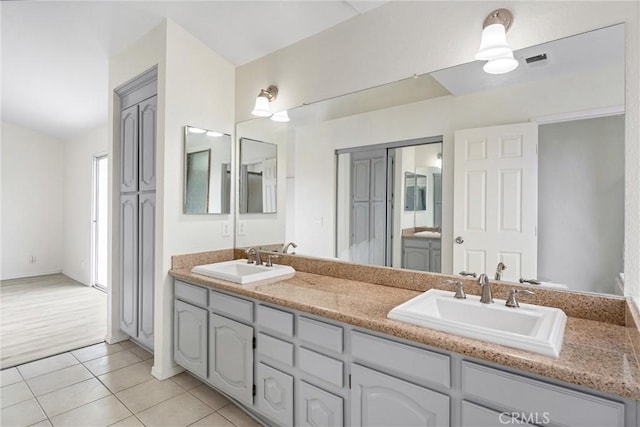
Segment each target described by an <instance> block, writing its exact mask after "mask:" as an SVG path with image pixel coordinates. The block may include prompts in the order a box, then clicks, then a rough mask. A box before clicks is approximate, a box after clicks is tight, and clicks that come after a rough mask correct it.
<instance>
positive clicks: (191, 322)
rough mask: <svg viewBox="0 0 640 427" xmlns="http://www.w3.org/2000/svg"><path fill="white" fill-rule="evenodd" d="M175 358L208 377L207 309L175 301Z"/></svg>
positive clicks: (176, 360)
mask: <svg viewBox="0 0 640 427" xmlns="http://www.w3.org/2000/svg"><path fill="white" fill-rule="evenodd" d="M173 341H174V342H173V358H174V360H175V362H176V363H177V364H178V365H180V366H182V367H183V368H185V369H187V370H188V371H191V372H193V373H194V374H196V375H199V376H201V377H203V378H206V377H207V310H205V309H203V308H199V307H196V306H194V305H191V304H187V303H186V302H182V301H175V305H174V318H173Z"/></svg>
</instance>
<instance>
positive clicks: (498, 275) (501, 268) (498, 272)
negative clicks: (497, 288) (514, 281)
mask: <svg viewBox="0 0 640 427" xmlns="http://www.w3.org/2000/svg"><path fill="white" fill-rule="evenodd" d="M506 269H507V266H506V265H504V263H503V262H502V261H500V262H499V263H498V266H497V267H496V275H495V277H494V279H496V280H502V272H503V271H504V270H506Z"/></svg>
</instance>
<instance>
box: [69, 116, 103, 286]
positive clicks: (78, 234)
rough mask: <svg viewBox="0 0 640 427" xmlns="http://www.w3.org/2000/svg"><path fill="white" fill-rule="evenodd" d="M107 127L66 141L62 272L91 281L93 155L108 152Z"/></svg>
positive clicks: (89, 282)
mask: <svg viewBox="0 0 640 427" xmlns="http://www.w3.org/2000/svg"><path fill="white" fill-rule="evenodd" d="M107 135H108V131H107V127H106V126H104V127H101V128H98V129H94V130H92V131H90V132H86V133H84V134H82V135H79V136H77V137H75V138H73V139H71V140H69V141H65V143H64V162H65V167H64V172H63V177H64V178H63V179H64V210H63V217H64V227H63V230H64V251H63V254H64V262H63V268H62V272H63V273H64V274H66V275H67V276H69V277H71V278H72V279H74V280H77V281H78V282H80V283H84V284H85V285H91V284H92V283H91V249H92V248H91V229H92V223H91V218H92V206H93V159H94V156H96V155H100V154H106V152H107V148H108V136H107Z"/></svg>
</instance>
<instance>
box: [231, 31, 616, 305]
mask: <svg viewBox="0 0 640 427" xmlns="http://www.w3.org/2000/svg"><path fill="white" fill-rule="evenodd" d="M624 38H625V27H624V24H619V25H614V26H611V27H606V28H602V29H598V30H594V31H590V32H587V33H583V34H578V35H576V36H572V37H567V38H565V39H561V40H556V41H553V42H549V43H545V44H542V45H538V46H532V47H528V48H524V49H520V50H518V51H516V52H514V54H515V57H516V59H517V60H518V61H519V63H520V65H519V67H518V68H517V69H516V70H515V71H513V72H511V73H508V74H503V75H488V74H486V73H484V72H483V70H482V66H483V64H482V63H481V62H478V61H476V62H471V63H467V64H463V65H460V66H456V67H452V68H449V69H444V70H439V71H435V72H432V73H429V74H425V75H420V76H415V77H411V78H408V79H405V80H401V81H398V82H394V83H390V84H388V85H385V86H384V87H375V88H371V89H368V90H364V91H359V92H357V93H353V94H347V95H344V96H341V97H336V98H333V99H330V100H326V101H320V102H317V103H313V104H309V105H305V106H303V107H300V108H297V109H291V110H289V116H290V118H291V122H289V123H288V124H287V126H288V128H289V130H290V131H289V132H287V136H286V141H285V142H284V144H286V147H287V150H286V154H287V158H286V161H287V194H286V200H287V205H286V208H287V211H286V212H285V214H286V227H285V231H284V232H283V236H282V238H281V239H279V240H280V241H283V242H284V241H289V240H294V241H296V242H297V243H298V244H299V245H300V247H301V248H303V250H301V251H298V253H299V254H301V255H310V256H315V257H327V258H334V259H336V258H337V259H343V260H349V261H351V262H359V263H367V264H377V265H387V266H392V267H406V268H415V269H420V270H429V271H441V272H442V273H447V274H458V273H459V272H460V271H463V270H467V271H472V272H476V273H477V274H480V273H487V274H488V275H490V276H491V277H493V275H494V271H496V267H497V264H498V263H499V262H504V263H505V264H506V265H507V269H506V270H504V271H501V276H502V280H505V281H511V282H515V283H518V282H519V279H521V278H522V279H537V280H538V281H540V282H547V283H543V285H549V286H554V285H560V286H562V285H564V286H566V288H568V289H570V290H577V291H586V292H602V293H608V294H620V293H621V289H622V288H623V286H624V285H623V282H622V277H623V274H622V272H623V247H624V243H623V242H624V222H623V218H624V150H625V147H624V133H625V122H624V113H625V111H624V105H625V84H624V82H625V77H624V76H625V63H624V58H625V56H624V55H625V46H624ZM541 58H546V59H544V60H539V59H541ZM388 93H393V94H394V96H393V97H390V96H380V95H381V94H388ZM384 102H387V103H386V104H385V105H382V104H384ZM258 120H264V119H258ZM516 124H528V125H532V126H533V127H535V129H536V130H535V137H536V141H535V144H534V146H535V147H534V150H533V153H537V154H535V155H534V159H533V161H532V162H531V163H530V164H531V165H532V167H533V170H534V172H535V174H533V175H526V179H525V175H520V174H521V173H524V172H522V170H520V169H519V168H520V166H514V164H511V165H508V164H507V165H494V166H492V165H490V164H484V163H483V164H481V163H480V161H479V160H480V158H481V157H482V156H484V155H485V151H484V148H483V147H485V148H487V147H489V146H488V145H484V144H483V143H482V138H480V139H478V140H468V141H463V140H461V139H460V138H458V137H456V134H458V135H461V134H460V133H459V131H469V130H476V129H484V130H487V129H491V128H496V127H504V126H512V125H516ZM243 126H249V125H245V124H243V123H240V124H238V134H242V127H243ZM292 129H293V130H294V131H291V130H292ZM254 137H256V138H257V136H254ZM430 138H438V140H437V141H435V140H434V141H431V142H438V144H424V147H429V146H431V147H433V148H434V152H435V158H434V161H433V163H429V164H425V165H420V164H417V163H414V164H413V165H412V166H411V165H409V167H406V166H407V165H406V164H405V163H404V162H403V161H402V160H401V159H405V160H406V159H409V155H407V156H404V153H403V154H402V155H400V156H399V155H398V154H399V153H400V152H401V150H406V149H413V150H417V149H418V148H419V147H420V145H418V146H414V147H402V148H399V147H394V149H395V156H391V157H389V156H388V154H389V153H388V152H385V153H383V154H382V155H381V156H378V158H379V160H376V156H375V155H373V154H372V155H371V156H372V157H371V158H370V159H369V160H368V162H369V163H368V164H369V167H368V168H367V167H364V166H362V165H358V166H353V165H352V164H353V163H355V162H356V161H357V162H360V163H362V164H365V165H366V164H367V159H366V158H362V157H361V158H355V157H354V158H351V157H352V156H355V154H356V153H359V154H358V155H362V151H366V150H374V149H379V148H381V147H382V148H384V145H385V144H392V143H393V142H397V141H412V140H413V141H418V140H420V139H430ZM521 142H522V141H521V140H520V139H519V136H518V135H516V134H515V133H513V134H509V135H503V137H502V139H499V143H498V144H497V145H496V147H498V148H497V149H496V150H495V153H497V154H495V153H494V154H491V155H492V156H495V157H492V158H489V157H488V156H489V154H488V153H489V151H488V148H487V151H486V153H487V159H485V160H491V159H494V158H495V159H497V158H498V157H500V158H501V159H502V160H507V159H509V158H513V157H517V156H518V155H519V154H518V153H520V149H521V148H523V147H524V145H523V144H524V143H523V142H522V143H521ZM460 146H464V147H466V148H465V149H463V150H457V149H456V147H460ZM435 147H438V148H437V151H436V148H435ZM336 154H337V156H336ZM438 154H440V156H438ZM465 156H466V160H473V161H474V162H475V161H478V162H477V163H473V164H469V165H467V167H466V169H465V170H463V171H462V173H461V174H459V171H457V170H455V169H456V167H457V165H461V164H462V163H463V160H464V159H465ZM415 158H417V157H415ZM436 161H438V162H440V161H441V162H442V163H443V165H442V169H440V168H438V167H437V166H438V163H437V162H436ZM390 163H392V164H393V165H395V166H394V167H395V169H394V172H393V173H392V174H391V175H389V174H388V167H389V166H388V165H389V164H390ZM377 167H380V168H381V169H380V171H384V172H385V173H377V172H375V171H376V168H377ZM334 171H335V173H333V174H332V172H334ZM372 171H374V172H372ZM440 171H443V172H440ZM527 173H528V172H527ZM332 175H333V176H332ZM418 175H421V176H424V177H426V185H425V187H426V188H425V189H424V190H421V189H420V185H419V184H418V182H417V181H418V180H417V179H416V176H418ZM367 176H369V178H367V180H368V184H365V183H364V181H363V179H360V178H359V177H367ZM421 179H422V178H421ZM430 180H431V182H430ZM523 180H526V185H525V181H523ZM436 183H437V184H436ZM456 183H457V184H456ZM460 184H461V185H460ZM529 184H531V185H529ZM367 185H368V187H367ZM465 185H466V186H467V188H469V191H468V192H467V193H466V194H463V193H460V194H457V193H459V192H458V191H457V190H456V189H458V188H460V187H462V188H464V187H465ZM411 187H412V188H411ZM376 189H378V190H381V189H385V191H382V190H381V191H379V192H377V193H376V192H375V191H373V190H376ZM387 189H393V191H392V192H390V193H389V192H386V190H387ZM372 191H373V193H372ZM490 192H491V194H493V196H490V195H489V193H490ZM422 193H424V196H422ZM372 194H373V195H372ZM389 194H391V197H392V198H391V199H390V198H389ZM523 194H526V195H529V196H533V197H532V198H533V200H534V201H535V204H534V205H530V204H526V205H523V204H521V203H520V200H521V196H523ZM461 195H462V197H460V196H461ZM479 195H482V197H479ZM412 196H413V201H411V200H406V199H407V198H412ZM470 196H473V197H470ZM458 197H459V198H460V199H458ZM465 197H466V199H465ZM423 200H424V202H423ZM389 205H393V206H394V207H395V209H393V210H392V211H391V210H389V208H388V206H389ZM423 205H424V209H422V208H423ZM405 208H406V209H405ZM459 224H462V228H459ZM525 225H526V227H525ZM480 231H482V232H485V231H486V232H489V231H490V232H493V231H502V232H503V233H502V234H501V235H500V237H499V238H498V237H491V238H489V237H479V238H478V239H476V238H475V234H474V233H476V232H480ZM526 233H528V235H527V236H526V237H527V239H528V240H527V242H528V243H527V244H526V245H525V244H524V243H522V240H521V237H522V235H523V234H526ZM421 236H422V237H424V238H425V239H427V238H428V239H432V241H433V240H434V239H439V245H435V244H434V245H433V246H431V244H430V245H429V250H428V251H426V252H425V250H424V248H422V251H421V252H420V253H418V252H412V248H410V247H408V246H407V243H410V242H411V241H412V240H416V237H421ZM500 239H504V241H505V242H507V243H508V248H509V249H504V248H503V249H501V248H499V247H497V246H496V247H493V246H492V244H493V242H498V241H500ZM264 243H270V242H264ZM430 243H431V242H430ZM409 246H410V245H409ZM494 246H495V245H494ZM525 246H526V248H525ZM505 247H506V246H505ZM372 248H375V250H372ZM432 248H433V250H432ZM455 251H459V253H460V254H462V256H460V257H454V252H455ZM408 253H409V255H407V254H408ZM372 254H375V255H372ZM427 259H428V261H429V262H428V264H429V266H428V267H427V268H425V266H426V264H427ZM432 260H433V265H439V270H438V268H435V267H434V268H432V267H431V264H432V262H431V261H432ZM525 261H526V262H525Z"/></svg>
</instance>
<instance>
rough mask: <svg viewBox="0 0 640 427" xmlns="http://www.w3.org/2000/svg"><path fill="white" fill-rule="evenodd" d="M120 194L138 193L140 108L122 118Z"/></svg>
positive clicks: (132, 108)
mask: <svg viewBox="0 0 640 427" xmlns="http://www.w3.org/2000/svg"><path fill="white" fill-rule="evenodd" d="M120 159H121V160H120V192H122V193H128V192H133V191H138V106H137V105H133V106H131V107H129V108H126V109H124V110H122V114H121V117H120Z"/></svg>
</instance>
